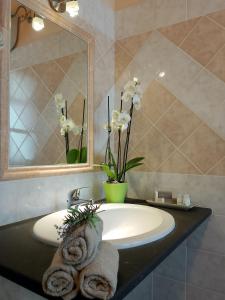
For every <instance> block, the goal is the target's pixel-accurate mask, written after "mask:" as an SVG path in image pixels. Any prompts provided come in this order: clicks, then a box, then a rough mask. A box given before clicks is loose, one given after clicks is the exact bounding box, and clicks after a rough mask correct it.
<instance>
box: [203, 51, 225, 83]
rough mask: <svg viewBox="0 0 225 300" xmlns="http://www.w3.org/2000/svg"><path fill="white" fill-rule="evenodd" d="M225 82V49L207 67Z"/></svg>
mask: <svg viewBox="0 0 225 300" xmlns="http://www.w3.org/2000/svg"><path fill="white" fill-rule="evenodd" d="M206 68H207V69H208V70H209V71H210V72H212V73H213V74H215V75H216V76H217V77H219V78H220V79H221V80H223V81H224V82H225V47H223V48H222V49H221V50H220V51H219V52H218V53H217V54H216V56H215V57H214V58H213V60H212V61H211V62H210V64H209V65H207V67H206Z"/></svg>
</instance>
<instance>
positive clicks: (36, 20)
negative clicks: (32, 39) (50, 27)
mask: <svg viewBox="0 0 225 300" xmlns="http://www.w3.org/2000/svg"><path fill="white" fill-rule="evenodd" d="M14 20H15V22H16V30H15V31H16V37H15V41H14V43H13V44H12V46H11V51H12V50H14V49H15V48H16V46H17V44H18V40H19V33H20V25H21V23H22V22H24V21H27V22H28V23H30V24H31V25H32V28H33V29H34V30H35V31H40V30H42V29H43V28H44V27H45V24H44V19H43V18H42V17H41V16H39V15H36V14H35V12H34V11H32V10H31V9H27V8H26V7H25V6H24V5H22V4H21V5H19V6H18V7H17V9H16V11H15V13H13V14H12V15H11V21H12V22H11V23H12V24H15V22H13V21H14Z"/></svg>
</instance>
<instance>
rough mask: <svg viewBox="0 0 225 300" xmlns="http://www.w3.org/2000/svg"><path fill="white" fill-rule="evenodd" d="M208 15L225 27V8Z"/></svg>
mask: <svg viewBox="0 0 225 300" xmlns="http://www.w3.org/2000/svg"><path fill="white" fill-rule="evenodd" d="M208 16H209V17H210V18H211V19H213V20H214V21H215V22H217V23H218V24H220V25H222V26H223V27H224V28H225V10H221V11H217V12H215V13H212V14H209V15H208Z"/></svg>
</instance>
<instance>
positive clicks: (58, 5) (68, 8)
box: [48, 0, 79, 18]
mask: <svg viewBox="0 0 225 300" xmlns="http://www.w3.org/2000/svg"><path fill="white" fill-rule="evenodd" d="M48 2H49V5H50V7H51V8H52V9H53V10H54V11H55V12H57V13H64V12H68V14H69V15H70V17H71V18H73V17H75V16H77V15H78V13H79V3H78V0H48Z"/></svg>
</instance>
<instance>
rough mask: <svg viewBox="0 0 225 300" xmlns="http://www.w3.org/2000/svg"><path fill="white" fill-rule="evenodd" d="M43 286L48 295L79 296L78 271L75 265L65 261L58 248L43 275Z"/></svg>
mask: <svg viewBox="0 0 225 300" xmlns="http://www.w3.org/2000/svg"><path fill="white" fill-rule="evenodd" d="M42 288H43V290H44V292H45V293H46V294H47V295H50V296H53V297H62V298H63V299H64V300H71V299H73V298H75V297H76V296H77V293H78V291H79V275H78V272H77V270H76V269H75V268H74V267H72V266H69V265H65V264H64V263H63V260H62V256H61V255H60V253H59V251H58V250H57V251H56V253H55V255H54V257H53V260H52V262H51V265H50V267H49V268H48V269H47V270H46V271H45V273H44V275H43V278H42Z"/></svg>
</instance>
